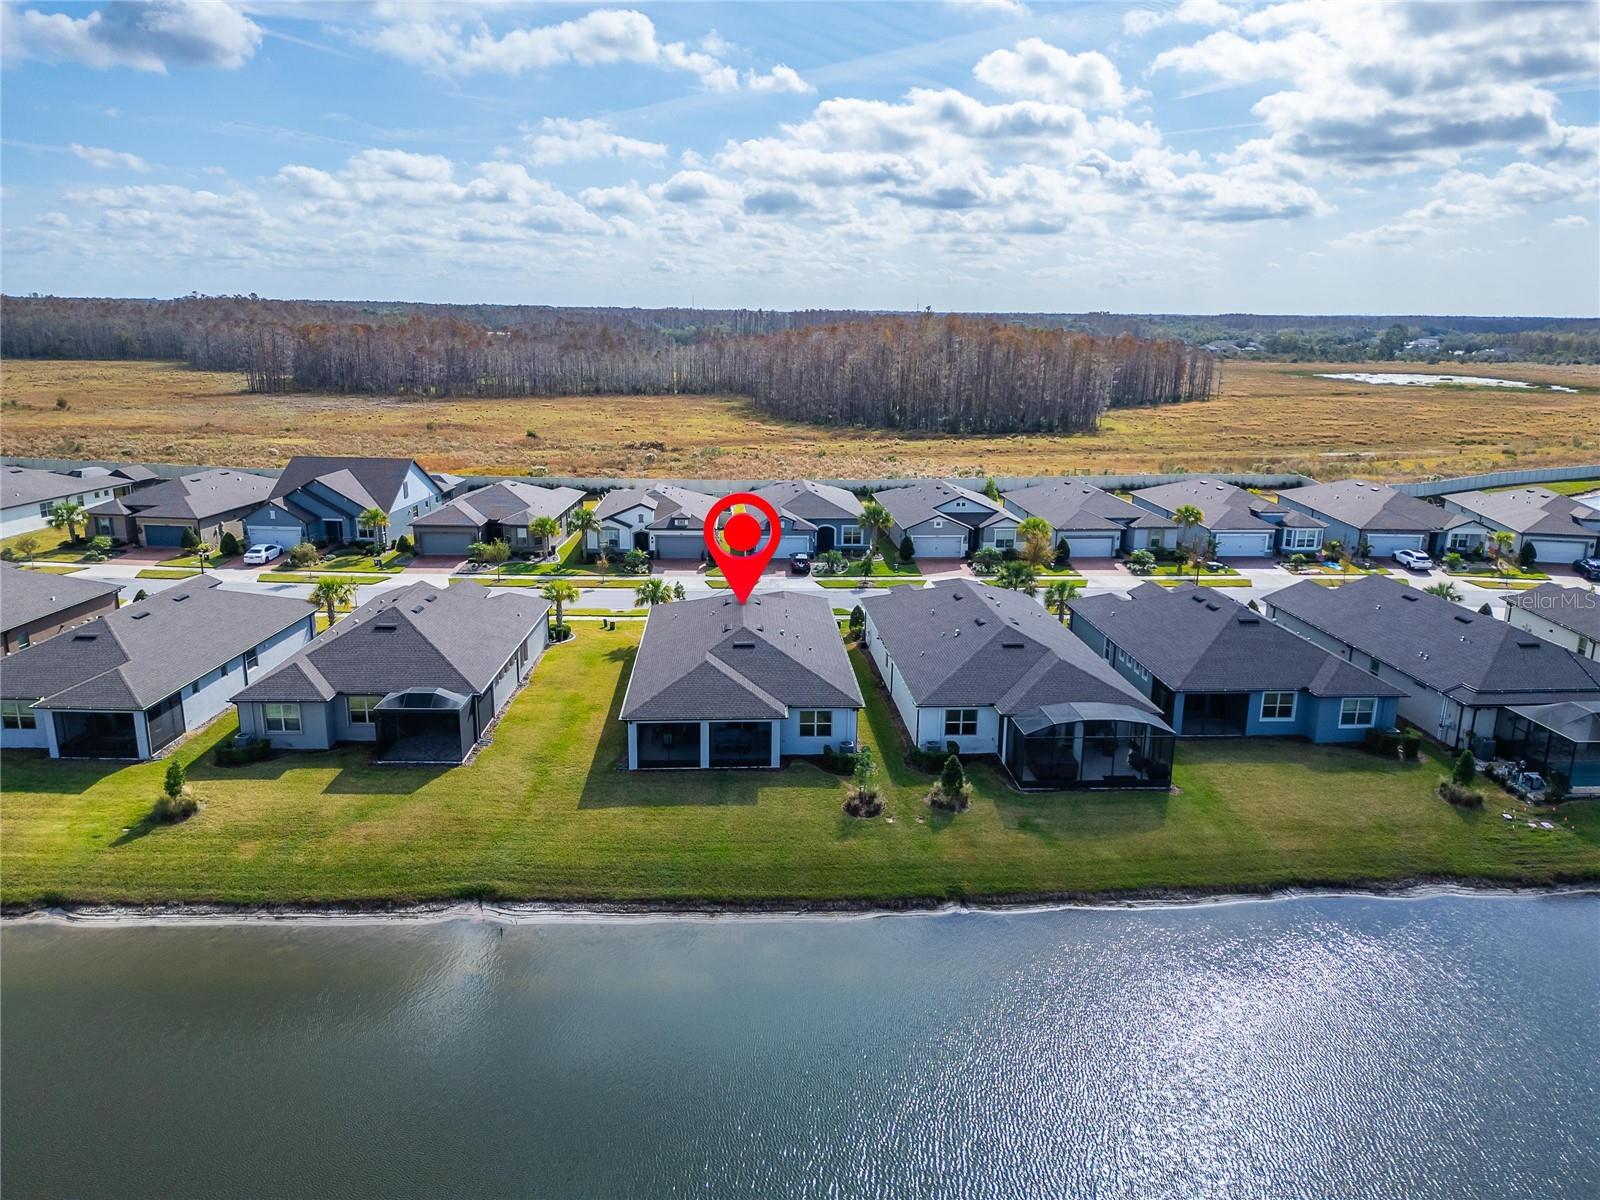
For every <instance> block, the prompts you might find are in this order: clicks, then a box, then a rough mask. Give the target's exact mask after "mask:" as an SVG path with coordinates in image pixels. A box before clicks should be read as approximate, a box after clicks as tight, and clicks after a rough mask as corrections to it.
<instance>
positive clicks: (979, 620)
mask: <svg viewBox="0 0 1600 1200" xmlns="http://www.w3.org/2000/svg"><path fill="white" fill-rule="evenodd" d="M972 623H973V624H974V625H987V624H988V623H989V618H988V617H974V618H973V619H972Z"/></svg>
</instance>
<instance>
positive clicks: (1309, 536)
mask: <svg viewBox="0 0 1600 1200" xmlns="http://www.w3.org/2000/svg"><path fill="white" fill-rule="evenodd" d="M1321 544H1322V530H1320V529H1285V530H1284V531H1283V548H1284V549H1285V550H1315V549H1316V548H1317V547H1318V546H1319V545H1321Z"/></svg>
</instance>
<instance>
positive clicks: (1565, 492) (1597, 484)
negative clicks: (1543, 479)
mask: <svg viewBox="0 0 1600 1200" xmlns="http://www.w3.org/2000/svg"><path fill="white" fill-rule="evenodd" d="M1525 487H1542V488H1548V489H1549V490H1550V491H1552V492H1555V493H1556V494H1557V495H1561V496H1581V495H1583V494H1584V493H1585V492H1592V491H1595V490H1596V489H1600V479H1558V480H1556V481H1555V482H1553V483H1513V484H1510V485H1508V486H1506V487H1497V488H1487V489H1485V490H1486V491H1491V492H1514V491H1516V490H1517V489H1518V488H1525Z"/></svg>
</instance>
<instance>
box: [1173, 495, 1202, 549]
mask: <svg viewBox="0 0 1600 1200" xmlns="http://www.w3.org/2000/svg"><path fill="white" fill-rule="evenodd" d="M1172 519H1173V520H1174V521H1176V522H1177V523H1178V545H1180V546H1184V545H1187V544H1188V542H1189V538H1190V536H1191V535H1192V534H1193V533H1194V531H1195V528H1196V527H1197V526H1200V525H1204V524H1205V523H1206V514H1205V513H1203V512H1201V511H1200V506H1199V505H1198V504H1180V505H1178V507H1177V508H1175V509H1173V510H1172Z"/></svg>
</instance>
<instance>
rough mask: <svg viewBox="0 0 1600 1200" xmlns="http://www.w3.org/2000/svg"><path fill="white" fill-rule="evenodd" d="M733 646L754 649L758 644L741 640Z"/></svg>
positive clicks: (738, 648)
mask: <svg viewBox="0 0 1600 1200" xmlns="http://www.w3.org/2000/svg"><path fill="white" fill-rule="evenodd" d="M733 648H734V649H735V650H754V649H755V648H756V644H755V643H754V642H751V641H739V642H735V643H734V644H733Z"/></svg>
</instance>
